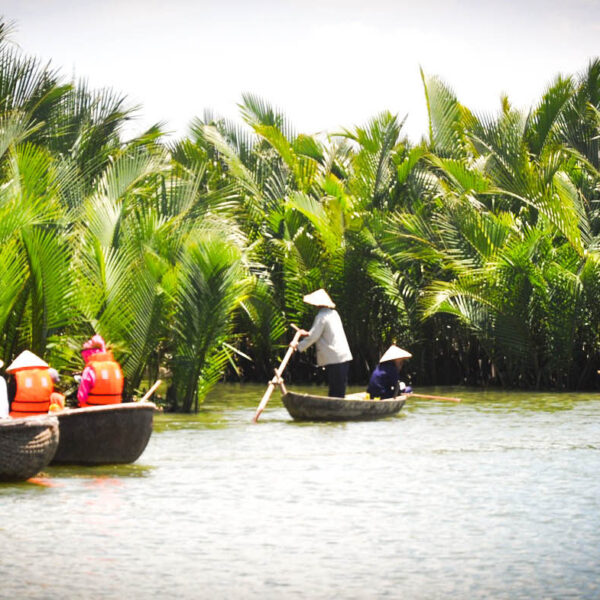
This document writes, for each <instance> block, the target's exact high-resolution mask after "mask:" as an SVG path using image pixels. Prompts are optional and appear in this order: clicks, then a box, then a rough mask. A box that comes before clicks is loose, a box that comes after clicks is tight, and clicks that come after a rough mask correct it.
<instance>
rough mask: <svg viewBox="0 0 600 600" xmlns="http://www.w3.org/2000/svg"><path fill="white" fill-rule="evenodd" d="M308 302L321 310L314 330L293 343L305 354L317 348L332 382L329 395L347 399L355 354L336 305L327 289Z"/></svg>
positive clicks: (311, 329)
mask: <svg viewBox="0 0 600 600" xmlns="http://www.w3.org/2000/svg"><path fill="white" fill-rule="evenodd" d="M303 300H304V302H306V303H307V304H311V305H313V306H316V307H318V308H319V312H318V313H317V315H316V316H315V320H314V321H313V324H312V327H311V328H310V331H306V330H304V329H301V330H300V333H301V334H302V335H303V336H306V337H305V338H304V339H303V340H302V341H301V342H297V343H292V344H290V345H291V346H292V348H296V347H297V348H298V350H300V352H304V351H305V350H306V349H307V348H309V347H310V346H312V345H313V344H315V345H316V348H317V365H318V366H319V367H325V371H326V372H327V382H328V383H329V396H330V397H332V398H343V397H344V396H345V395H346V383H347V381H348V370H349V369H350V361H351V360H352V353H351V352H350V346H348V340H347V339H346V334H345V333H344V327H343V325H342V320H341V319H340V315H339V314H338V312H337V311H336V310H335V304H334V303H333V300H332V299H331V298H330V297H329V295H328V294H327V292H326V291H325V290H324V289H319V290H317V291H316V292H313V293H312V294H307V295H306V296H304V298H303Z"/></svg>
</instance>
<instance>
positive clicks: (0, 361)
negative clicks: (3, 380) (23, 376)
mask: <svg viewBox="0 0 600 600" xmlns="http://www.w3.org/2000/svg"><path fill="white" fill-rule="evenodd" d="M3 366H4V361H3V360H0V369H1V368H2V367H3Z"/></svg>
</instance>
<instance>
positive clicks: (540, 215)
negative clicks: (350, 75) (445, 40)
mask: <svg viewBox="0 0 600 600" xmlns="http://www.w3.org/2000/svg"><path fill="white" fill-rule="evenodd" d="M423 83H424V88H425V99H426V102H427V108H428V114H429V131H428V135H427V136H426V138H425V139H423V140H421V142H420V143H418V144H416V145H415V144H414V143H412V142H411V141H409V140H408V139H407V138H406V136H404V135H403V134H402V126H403V123H402V121H401V120H399V119H398V117H397V116H395V115H393V114H390V113H382V114H380V115H377V116H376V117H375V118H373V119H372V120H371V121H370V122H368V123H366V124H365V125H364V126H360V127H354V128H349V129H346V130H343V131H340V132H337V133H335V134H330V135H316V136H313V135H305V134H300V133H298V132H296V131H294V129H293V127H292V126H291V125H290V124H289V122H288V121H287V119H286V118H285V116H284V115H283V114H282V113H281V112H279V111H277V110H275V109H274V108H273V107H271V106H270V105H269V104H268V103H266V102H264V101H263V100H261V99H260V98H256V97H254V96H250V95H247V96H244V97H243V101H242V103H241V105H240V109H241V115H242V118H243V123H242V124H238V123H231V122H228V121H226V120H224V119H220V118H218V117H216V116H214V115H210V114H207V115H205V116H204V117H203V118H202V119H195V120H194V121H193V123H192V126H191V129H190V135H189V136H188V137H187V138H186V139H183V140H180V141H178V142H176V143H171V144H169V143H168V142H166V141H165V140H164V138H163V136H162V132H161V130H160V126H155V127H152V128H150V129H149V130H148V131H146V132H144V133H142V134H141V135H139V136H138V137H136V138H134V139H130V140H128V141H126V142H125V141H124V140H123V136H122V134H121V131H122V128H123V125H124V124H125V122H126V121H127V120H129V119H130V118H131V117H132V116H133V113H134V109H133V108H132V107H129V106H128V105H127V103H126V101H125V99H123V98H121V97H119V96H116V95H115V94H114V93H113V92H111V91H106V90H105V91H93V90H89V89H88V88H87V86H86V85H85V84H84V83H65V82H64V81H63V79H62V78H61V77H60V76H59V74H58V73H57V72H56V71H54V70H52V69H51V68H50V67H49V66H47V65H44V64H42V63H40V62H39V61H37V60H35V59H31V58H28V57H26V56H23V54H22V53H21V52H20V51H18V50H17V49H15V47H14V46H13V45H12V44H11V43H10V42H9V41H8V40H7V28H6V26H5V25H3V24H0V242H1V243H0V355H1V357H2V358H3V359H4V360H5V361H7V360H10V358H11V357H13V356H14V355H15V354H16V353H17V352H18V351H20V350H22V349H24V348H30V349H32V350H33V351H35V352H37V353H38V354H40V355H43V356H45V357H46V358H47V359H48V360H49V361H51V362H52V363H53V365H54V366H56V367H58V368H60V369H61V370H63V371H65V372H75V371H77V370H79V369H80V368H81V366H82V363H81V359H80V357H79V349H80V346H81V343H82V341H83V340H84V339H85V338H86V337H87V336H89V335H90V334H92V333H93V332H99V333H101V334H102V335H103V336H104V337H105V338H106V339H107V340H109V341H110V343H111V345H112V347H113V349H114V351H115V353H116V354H117V356H118V358H119V359H120V360H121V362H122V364H123V367H124V370H125V373H126V376H127V384H128V391H129V392H133V391H134V390H136V389H139V388H140V387H141V386H142V382H143V381H145V380H147V379H150V378H155V377H157V376H158V375H159V373H160V374H161V376H162V377H166V379H167V381H168V391H167V400H168V403H169V405H170V406H172V407H174V408H179V409H182V410H191V409H193V408H194V407H197V404H198V401H199V400H201V399H202V397H203V396H204V395H205V393H206V392H207V391H208V390H209V389H210V387H211V385H213V384H214V383H215V382H216V381H218V380H219V378H221V377H223V376H224V374H225V375H226V376H228V377H242V378H246V379H252V378H254V379H258V380H264V379H265V378H266V377H268V375H269V372H270V370H271V368H272V365H273V363H274V361H275V359H276V356H277V353H278V351H279V349H280V348H281V345H282V344H284V343H286V340H287V339H288V337H289V335H290V334H289V329H288V325H289V323H297V324H299V325H302V326H304V327H308V326H309V325H310V322H311V319H312V312H311V310H310V307H309V306H307V305H305V304H304V303H303V302H302V296H303V295H304V294H305V293H307V292H310V291H313V290H314V289H316V288H318V287H325V288H326V289H327V290H328V291H329V292H330V294H331V296H332V297H333V298H334V299H335V301H336V303H337V304H338V307H339V311H340V313H341V315H342V318H343V321H344V324H345V327H346V331H347V334H348V338H349V341H350V345H351V348H352V351H353V354H354V363H353V369H352V378H353V380H354V381H356V382H361V381H364V380H365V378H366V377H367V375H368V372H369V370H370V369H371V368H372V367H373V366H374V364H375V363H376V362H377V359H378V357H379V356H380V353H381V352H382V351H383V350H384V349H385V347H386V346H387V345H388V344H389V343H391V342H393V341H396V342H397V343H399V344H402V345H404V346H406V347H408V348H410V349H411V351H412V352H413V353H414V356H415V358H414V359H413V361H411V366H410V375H411V378H412V381H413V383H472V384H488V383H497V384H500V385H506V386H523V387H542V386H544V387H554V388H559V389H562V388H576V387H579V388H582V387H593V386H594V385H595V384H596V376H597V375H596V372H597V369H598V368H600V308H599V306H598V303H597V301H596V298H597V296H598V292H600V210H599V209H600V198H599V194H600V172H599V169H600V154H599V143H600V62H599V61H594V62H592V63H590V65H588V67H587V69H586V70H585V71H584V72H583V73H582V74H581V75H579V76H572V77H559V78H557V79H556V80H555V81H554V82H553V83H552V84H551V85H550V86H549V87H548V89H547V91H546V92H545V93H544V95H543V97H542V98H541V99H540V101H539V103H538V104H537V105H536V106H535V107H533V108H532V109H531V110H530V111H529V112H528V113H523V112H521V111H519V110H516V109H515V108H513V107H512V106H511V105H510V102H509V100H508V99H507V98H503V99H502V101H501V103H500V107H499V111H498V113H497V114H495V115H476V114H474V113H473V112H471V111H470V110H469V109H467V108H466V107H465V106H463V105H461V104H460V103H459V101H458V99H457V98H456V97H455V95H454V94H453V92H452V90H451V89H450V88H449V87H447V86H446V85H445V84H444V83H443V82H442V81H440V80H439V79H438V78H436V77H431V78H427V77H425V76H423ZM289 374H290V376H291V377H292V378H294V379H296V380H312V379H314V377H315V376H317V372H316V370H315V368H314V367H313V366H312V359H311V355H310V353H309V354H308V355H301V356H299V357H296V358H295V359H294V361H293V362H292V364H291V366H290V370H289Z"/></svg>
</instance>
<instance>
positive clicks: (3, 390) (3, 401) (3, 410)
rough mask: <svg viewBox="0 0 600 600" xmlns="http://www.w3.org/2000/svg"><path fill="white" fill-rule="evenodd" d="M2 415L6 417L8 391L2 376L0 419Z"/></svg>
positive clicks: (0, 379)
mask: <svg viewBox="0 0 600 600" xmlns="http://www.w3.org/2000/svg"><path fill="white" fill-rule="evenodd" d="M4 417H8V392H7V390H6V381H5V379H4V377H0V419H3V418H4Z"/></svg>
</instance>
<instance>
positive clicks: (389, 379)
mask: <svg viewBox="0 0 600 600" xmlns="http://www.w3.org/2000/svg"><path fill="white" fill-rule="evenodd" d="M411 357H412V354H411V353H410V352H407V351H406V350H402V348H398V346H396V345H394V344H392V345H391V346H390V347H389V348H388V349H387V350H386V352H385V353H384V355H383V356H382V357H381V359H380V360H379V364H378V365H377V366H376V367H375V370H374V371H373V373H372V374H371V378H370V380H369V386H368V387H367V393H368V394H369V396H370V397H371V398H380V399H381V400H384V399H386V398H395V397H396V396H398V394H409V393H410V392H412V388H411V387H410V386H407V385H406V384H405V383H404V382H403V381H400V380H399V378H400V371H401V370H402V365H403V364H404V361H405V360H406V359H408V358H411Z"/></svg>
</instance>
